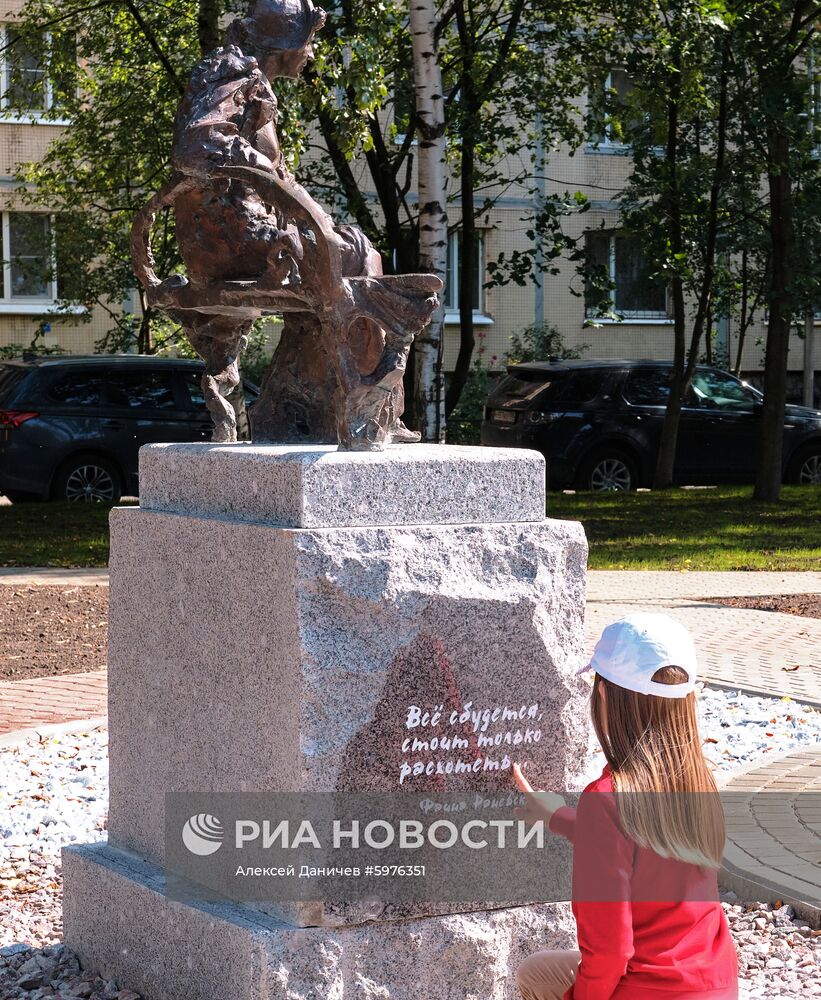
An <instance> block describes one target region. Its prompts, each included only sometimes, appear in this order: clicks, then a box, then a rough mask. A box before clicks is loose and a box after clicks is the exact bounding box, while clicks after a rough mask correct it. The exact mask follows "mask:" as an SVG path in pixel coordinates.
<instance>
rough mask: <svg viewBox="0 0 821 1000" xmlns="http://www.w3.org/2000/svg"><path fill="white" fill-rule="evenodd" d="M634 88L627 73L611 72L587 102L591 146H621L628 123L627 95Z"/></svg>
mask: <svg viewBox="0 0 821 1000" xmlns="http://www.w3.org/2000/svg"><path fill="white" fill-rule="evenodd" d="M634 90H635V85H634V84H633V81H632V80H631V79H630V77H629V75H628V74H627V71H626V70H623V69H611V70H610V72H609V73H608V74H607V76H606V77H605V78H604V80H603V82H602V85H601V89H600V90H598V91H594V92H593V93H592V94H591V98H590V108H589V114H590V142H591V143H592V144H593V145H596V146H618V147H623V146H624V135H625V130H626V129H627V128H629V127H630V126H631V125H632V122H631V121H630V120H629V108H630V95H631V94H632V93H633V91H634Z"/></svg>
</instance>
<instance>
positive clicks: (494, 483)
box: [140, 443, 545, 528]
mask: <svg viewBox="0 0 821 1000" xmlns="http://www.w3.org/2000/svg"><path fill="white" fill-rule="evenodd" d="M140 506H141V507H142V508H143V509H144V510H164V511H177V512H178V513H186V514H197V515H206V516H225V517H230V518H232V519H234V520H238V521H256V522H263V523H268V524H278V525H280V526H288V527H295V528H310V527H339V526H352V525H376V524H378V525H404V524H470V523H495V522H504V521H540V520H541V519H542V518H543V517H544V512H545V463H544V458H543V457H542V456H541V455H540V454H539V453H538V452H535V451H528V450H526V449H521V448H471V447H460V446H454V445H421V444H419V445H392V446H391V447H389V448H388V449H387V450H386V451H383V452H341V451H337V450H336V448H333V447H331V446H330V445H328V446H321V445H310V446H308V445H305V446H301V445H253V444H234V445H224V444H220V445H217V444H204V443H203V444H153V445H148V446H146V447H144V448H142V449H140Z"/></svg>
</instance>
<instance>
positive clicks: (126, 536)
mask: <svg viewBox="0 0 821 1000" xmlns="http://www.w3.org/2000/svg"><path fill="white" fill-rule="evenodd" d="M140 492H141V506H140V508H139V509H134V508H122V509H117V510H114V511H113V512H112V517H111V563H110V570H111V584H110V602H111V607H110V632H109V726H110V754H111V761H110V781H111V801H110V814H109V843H108V844H107V845H91V846H86V847H81V848H70V849H67V850H66V851H65V853H64V869H63V870H64V879H65V919H64V926H65V939H66V943H67V944H68V945H69V947H71V948H73V949H75V950H76V951H77V952H78V953H79V954H80V956H81V958H82V959H83V960H84V962H86V963H88V964H90V965H93V966H94V967H97V968H101V969H102V970H103V971H104V972H105V973H106V974H107V975H110V976H112V977H115V978H117V979H118V980H120V981H121V982H122V983H124V984H126V985H128V986H129V987H131V988H133V989H137V990H139V991H141V992H143V993H144V994H145V996H146V998H147V1000H183V998H185V1000H226V998H228V997H230V998H231V1000H235V998H236V1000H239V998H245V997H247V998H249V1000H280V998H281V1000H285V998H293V1000H302V998H306V1000H307V998H317V1000H319V998H322V1000H327V998H329V997H337V996H339V997H342V996H343V995H344V996H346V997H347V996H351V997H363V998H365V997H368V998H370V997H374V998H376V997H380V998H393V1000H400V998H405V997H407V998H408V1000H410V998H411V997H413V998H415V1000H418V998H419V997H420V996H422V997H433V996H436V997H438V998H439V997H442V998H444V997H454V998H456V997H459V998H468V997H476V998H482V1000H491V998H492V1000H502V998H508V997H511V998H512V997H513V996H514V995H515V990H514V986H513V981H512V978H511V971H512V969H513V968H514V967H515V965H516V963H517V962H518V961H519V960H520V959H521V958H522V957H523V956H524V954H526V953H527V951H529V950H532V949H535V948H539V947H545V946H554V947H562V946H565V947H569V946H571V945H572V944H573V934H572V922H571V921H570V919H569V916H568V912H567V908H566V907H565V906H563V905H561V904H543V903H540V902H539V901H538V900H534V901H533V902H532V903H530V904H529V905H526V906H517V907H511V908H507V909H497V910H494V909H487V910H482V911H479V912H462V913H451V914H442V913H441V912H440V913H439V914H438V915H432V916H413V917H408V918H406V919H395V916H392V917H391V919H378V918H377V919H369V920H367V921H362V922H357V919H356V917H355V916H354V917H350V916H348V917H347V918H346V921H347V923H346V925H345V926H332V924H334V923H335V922H336V921H334V920H332V919H326V916H325V914H324V913H323V910H322V907H321V906H320V907H319V908H317V907H316V906H310V907H307V906H306V907H303V908H300V907H299V906H296V907H294V908H293V909H291V910H288V911H287V915H288V922H286V921H283V920H282V919H278V918H277V917H276V916H274V915H272V914H271V913H270V912H268V913H265V912H260V908H259V907H251V906H248V905H241V904H221V905H216V904H205V903H202V904H191V903H181V902H177V901H173V900H171V899H169V898H167V897H166V896H165V895H163V891H162V884H163V883H162V879H163V866H164V862H165V847H164V837H165V829H164V808H165V795H166V793H167V792H174V791H178V792H226V791H231V792H238V791H243V792H257V791H259V792H301V791H306V790H311V791H329V792H340V791H361V790H364V791H374V790H378V791H391V790H394V789H397V788H400V787H401V788H403V789H406V790H410V791H416V790H420V791H421V790H424V789H425V784H424V782H425V780H426V775H425V773H423V770H424V769H422V770H421V771H420V770H419V768H414V767H413V765H414V764H419V763H421V764H423V765H424V764H425V763H426V762H427V760H428V757H427V756H426V755H425V754H424V753H422V752H420V753H418V754H416V755H415V756H414V754H410V755H409V754H408V752H407V751H406V750H403V749H402V748H403V745H404V744H403V740H404V738H405V737H406V736H407V735H408V728H407V721H408V719H409V718H410V716H409V711H410V712H412V706H417V707H418V708H420V709H422V710H426V709H429V708H432V707H433V706H436V705H437V704H439V705H443V704H444V705H447V706H448V707H452V706H457V707H464V706H466V705H470V706H471V707H472V709H473V710H474V711H480V712H481V711H487V712H488V713H492V712H493V710H494V708H500V707H504V706H514V707H515V706H520V705H521V706H524V705H532V704H538V706H539V712H540V716H541V717H542V722H541V723H540V725H539V730H540V738H539V740H538V742H536V743H534V744H533V745H531V746H528V748H527V751H526V753H525V752H524V751H522V753H521V754H519V756H524V757H526V758H527V760H528V762H529V773H530V775H531V776H532V781H533V783H534V785H537V786H538V785H541V786H542V787H548V788H562V787H568V786H569V785H573V784H574V782H575V778H576V776H577V773H578V768H579V766H580V762H581V760H582V758H583V754H584V750H585V747H586V738H587V737H586V732H587V727H586V724H585V719H584V716H585V713H586V699H585V693H586V688H585V686H584V682H583V681H581V680H580V679H579V678H578V677H577V669H578V666H579V663H580V662H581V660H582V658H583V655H584V650H583V629H582V624H583V614H584V603H585V564H586V554H587V547H586V542H585V538H584V534H583V531H582V529H581V526H580V525H579V524H576V523H574V522H564V521H555V520H546V519H545V518H544V516H543V512H544V509H545V507H544V503H545V497H544V463H543V459H542V458H541V456H539V455H537V454H536V453H533V452H527V451H523V450H506V449H505V450H503V449H490V448H457V447H433V446H431V447H428V446H421V445H418V446H402V447H392V448H390V449H388V450H387V451H386V452H384V453H377V454H364V453H340V452H337V451H335V450H333V449H329V448H322V447H315V448H306V447H299V446H265V447H263V446H252V445H233V446H226V445H220V446H215V445H187V444H185V445H153V446H149V447H147V448H144V449H143V450H142V452H141V465H140ZM500 725H501V723H500ZM497 728H498V726H497ZM486 732H487V733H488V734H489V735H491V736H492V735H493V732H494V729H493V726H491V727H490V728H489V729H488V730H486ZM429 756H430V755H429ZM416 757H418V758H419V759H418V760H417V759H416ZM435 758H436V754H433V755H432V756H431V759H435ZM497 758H501V755H500V754H499V755H497ZM515 758H516V755H514V759H515ZM496 763H497V764H498V759H497V761H496ZM495 777H497V778H498V780H499V781H500V782H501V784H500V785H499V787H505V782H506V783H507V786H508V787H510V784H511V782H510V776H509V773H508V774H501V773H499V774H498V775H496V776H495ZM472 780H473V779H472V778H471V777H464V776H463V777H462V778H461V779H457V778H456V777H455V776H453V777H449V778H448V779H447V781H446V784H445V787H446V788H449V787H451V785H452V784H453V785H454V787H456V785H455V784H454V783H457V782H458V781H461V787H468V788H469V787H470V786H471V782H472ZM437 787H441V783H440V785H438V786H437ZM477 787H478V782H477ZM441 908H442V907H441V905H440V906H439V910H440V911H441ZM454 909H459V907H454ZM353 912H354V913H355V912H356V911H355V910H354V911H353ZM388 912H389V911H387V910H386V916H387V914H388ZM377 914H378V911H377ZM372 916H373V913H372ZM307 924H315V925H318V926H305V925H307ZM300 925H302V926H300ZM396 956H401V961H399V962H397V961H396Z"/></svg>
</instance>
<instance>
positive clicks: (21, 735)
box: [0, 715, 108, 750]
mask: <svg viewBox="0 0 821 1000" xmlns="http://www.w3.org/2000/svg"><path fill="white" fill-rule="evenodd" d="M107 726H108V716H107V715H97V716H95V717H94V718H91V719H74V720H72V721H71V722H51V723H47V724H44V725H42V726H32V727H31V728H29V729H15V730H12V732H10V733H0V750H7V749H8V748H9V747H13V746H17V745H18V744H20V743H27V742H28V741H29V740H31V739H36V740H42V739H48V738H49V737H51V736H69V735H71V734H73V733H87V732H91V731H92V730H95V729H106V728H107Z"/></svg>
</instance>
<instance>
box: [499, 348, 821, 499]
mask: <svg viewBox="0 0 821 1000" xmlns="http://www.w3.org/2000/svg"><path fill="white" fill-rule="evenodd" d="M670 371H671V365H670V364H669V363H664V362H659V361H592V360H590V361H554V362H532V363H530V364H521V365H512V366H511V367H510V368H508V374H507V376H506V377H505V378H503V379H502V381H501V382H500V383H499V385H498V387H497V388H496V389H495V390H494V391H493V392H492V393H491V395H490V396H489V398H488V400H487V405H486V408H485V419H484V421H483V423H482V444H486V445H495V446H497V447H499V446H501V447H510V446H512V447H517V446H518V447H523V448H535V449H536V450H537V451H540V452H542V454H543V455H544V456H545V458H546V460H547V474H548V482H549V485H550V486H551V487H555V488H562V487H570V486H574V487H577V488H579V489H588V490H630V489H635V488H636V487H637V486H649V485H650V483H651V480H652V476H653V470H654V468H655V464H656V457H657V455H658V446H659V440H660V438H661V427H662V423H663V420H664V411H665V407H666V404H667V396H668V394H669V388H668V386H669V380H670ZM762 400H763V397H762V395H761V393H760V392H758V390H757V389H754V388H753V387H752V386H749V385H747V383H746V382H743V381H742V380H741V379H738V378H736V377H735V375H731V374H730V373H729V372H725V371H721V370H720V369H718V368H713V367H710V366H708V365H699V366H698V368H697V369H696V372H695V375H694V377H693V382H692V386H691V388H690V390H689V393H688V396H687V399H686V402H685V406H684V408H683V409H682V414H681V424H680V426H679V437H678V448H677V452H676V466H675V478H676V482H678V483H688V484H689V483H693V484H698V483H702V484H707V483H709V484H713V483H751V482H753V481H754V478H755V469H756V459H757V452H758V442H759V436H760V425H761V411H762ZM783 472H784V478H785V480H786V481H787V482H793V483H806V484H816V485H819V484H821V411H818V410H810V409H807V408H806V407H803V406H792V405H788V406H787V412H786V417H785V421H784V468H783Z"/></svg>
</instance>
